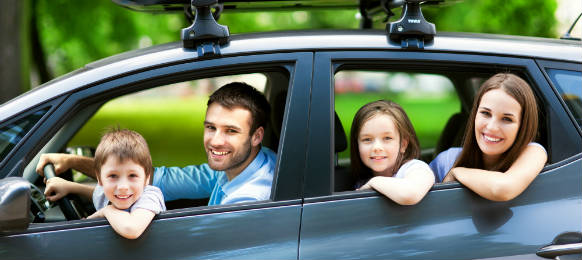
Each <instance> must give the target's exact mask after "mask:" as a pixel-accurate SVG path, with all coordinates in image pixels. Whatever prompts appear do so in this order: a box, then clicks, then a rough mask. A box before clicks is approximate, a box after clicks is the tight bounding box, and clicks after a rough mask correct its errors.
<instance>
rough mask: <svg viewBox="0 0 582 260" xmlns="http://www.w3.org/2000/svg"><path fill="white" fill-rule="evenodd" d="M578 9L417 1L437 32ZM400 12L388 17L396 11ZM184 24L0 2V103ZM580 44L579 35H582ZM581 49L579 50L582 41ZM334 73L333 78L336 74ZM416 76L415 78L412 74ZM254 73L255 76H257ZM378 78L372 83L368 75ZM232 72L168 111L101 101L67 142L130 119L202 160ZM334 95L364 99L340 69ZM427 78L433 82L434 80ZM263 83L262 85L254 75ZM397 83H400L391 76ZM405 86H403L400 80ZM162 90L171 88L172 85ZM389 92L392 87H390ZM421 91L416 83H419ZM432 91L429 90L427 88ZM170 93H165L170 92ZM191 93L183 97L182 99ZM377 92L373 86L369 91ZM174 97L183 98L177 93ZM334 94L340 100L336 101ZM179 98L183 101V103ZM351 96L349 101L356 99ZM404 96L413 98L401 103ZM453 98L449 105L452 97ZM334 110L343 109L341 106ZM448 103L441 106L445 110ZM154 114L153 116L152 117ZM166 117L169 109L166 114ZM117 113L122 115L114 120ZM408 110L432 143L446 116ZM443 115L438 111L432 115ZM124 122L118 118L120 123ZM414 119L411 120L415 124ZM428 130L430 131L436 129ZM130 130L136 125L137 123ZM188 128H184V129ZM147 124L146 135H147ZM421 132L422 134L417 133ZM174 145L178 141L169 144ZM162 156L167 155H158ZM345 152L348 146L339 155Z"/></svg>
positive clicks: (30, 0) (315, 24)
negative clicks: (209, 123) (210, 117)
mask: <svg viewBox="0 0 582 260" xmlns="http://www.w3.org/2000/svg"><path fill="white" fill-rule="evenodd" d="M581 12H582V1H580V0H511V1H508V0H480V1H478V0H465V1H458V0H453V1H451V3H450V4H445V5H444V6H439V7H432V6H427V7H423V13H424V15H425V18H426V19H427V20H428V21H429V22H432V23H434V24H435V25H436V28H437V31H438V32H444V31H449V32H478V33H496V34H509V35H524V36H536V37H548V38H556V39H557V38H560V37H561V36H562V35H564V33H566V32H567V31H568V29H569V28H570V26H571V25H572V23H573V22H574V20H575V19H576V17H578V15H579V14H580V13H581ZM399 16H400V14H399V13H396V14H395V16H394V17H393V18H392V20H394V19H398V18H399ZM360 22H361V17H360V16H359V12H358V10H355V9H354V10H319V11H286V12H256V13H252V12H234V13H228V12H225V13H223V14H222V15H221V17H220V19H219V23H221V24H224V25H228V27H229V29H230V33H231V34H238V33H247V32H262V31H274V30H297V29H329V28H338V29H357V28H359V24H360ZM581 24H582V22H579V23H578V24H577V25H576V27H574V30H573V32H572V33H571V34H572V36H573V37H578V38H580V37H581V27H582V25H581ZM385 25H386V21H383V19H381V17H380V19H378V20H375V21H374V22H373V27H374V28H377V29H384V28H385ZM188 26H189V23H188V22H187V19H186V18H185V16H184V14H183V13H171V14H149V13H140V12H135V11H131V10H129V9H126V8H123V7H120V6H118V5H116V4H114V3H113V2H111V1H110V0H95V1H74V0H2V1H0V35H2V36H1V37H0V60H2V65H0V104H2V103H4V102H6V101H8V100H10V99H12V98H14V97H16V96H18V95H20V94H21V93H24V92H26V91H28V90H30V89H32V88H34V87H37V86H39V85H41V84H43V83H45V82H47V81H50V80H51V79H53V78H56V77H59V76H61V75H64V74H66V73H68V72H71V71H73V70H76V69H79V68H82V67H83V66H84V65H85V64H87V63H90V62H93V61H96V60H99V59H102V58H105V57H108V56H111V55H115V54H118V53H122V52H126V51H129V50H135V49H139V48H146V47H149V46H152V45H157V44H163V43H168V42H174V41H179V40H180V30H181V29H182V28H185V27H188ZM579 43H580V42H579ZM581 47H582V45H581ZM581 55H582V48H581ZM338 77H339V78H338ZM419 77H420V78H419ZM422 77H425V76H424V75H420V76H419V75H408V76H406V77H405V78H403V76H402V75H388V74H387V75H371V74H364V77H362V79H365V80H366V81H367V82H364V80H362V81H361V82H355V83H354V84H355V85H354V86H359V85H364V84H365V85H366V86H367V87H366V88H370V86H372V88H382V86H384V85H386V84H388V83H386V82H390V80H396V81H402V80H406V81H407V82H408V81H409V82H419V86H420V85H426V84H420V83H422V82H421V81H420V79H422ZM252 78H257V77H256V75H255V76H252ZM373 79H377V80H376V81H377V84H376V83H374V84H371V83H370V82H372V81H374V80H373ZM229 80H236V79H230V78H229V79H211V80H210V81H203V82H192V83H191V86H190V87H185V88H183V90H184V91H183V92H180V93H177V94H175V95H174V96H172V98H173V99H172V100H174V101H172V102H168V100H167V99H166V100H160V102H164V103H166V104H167V103H173V104H175V105H174V106H166V109H167V110H168V111H165V112H164V111H148V110H147V109H145V108H144V107H145V106H143V105H141V104H142V103H140V102H141V101H140V100H143V98H144V97H150V98H151V97H159V96H160V94H159V93H149V94H148V93H145V94H144V93H141V94H140V93H138V94H136V95H134V96H132V97H129V98H127V97H125V98H121V99H119V100H113V101H111V102H110V103H108V105H106V106H104V107H103V108H102V109H101V110H100V111H99V113H98V114H96V115H95V117H94V118H92V119H91V120H90V121H89V122H88V124H87V125H86V126H85V127H84V128H83V129H82V131H81V132H79V134H78V135H77V136H76V137H75V138H74V139H73V140H72V141H71V145H72V146H75V145H82V146H87V145H88V146H92V147H95V146H96V144H97V142H98V139H99V133H100V132H102V130H103V128H104V127H106V126H108V125H111V124H121V126H122V127H126V128H130V129H135V128H137V127H134V124H133V123H132V122H136V123H135V125H138V123H137V122H142V123H143V122H145V121H147V122H151V125H149V126H148V127H146V126H143V124H142V126H141V127H142V128H140V129H139V131H141V132H142V134H144V136H146V139H148V142H149V143H150V148H151V150H152V152H153V158H154V162H155V163H157V164H158V165H159V164H170V165H176V164H177V165H182V164H184V162H187V161H189V162H190V163H191V162H192V161H191V159H192V157H193V155H188V154H186V151H187V150H192V147H196V152H195V153H196V154H197V155H196V157H197V158H198V159H196V160H195V161H196V162H204V161H205V157H204V151H203V149H202V144H201V141H202V140H201V139H202V124H201V122H202V121H203V117H204V111H205V103H206V98H207V95H208V93H210V92H212V91H213V90H214V89H215V88H216V87H217V86H220V85H221V84H222V83H223V81H229ZM336 80H337V82H336V92H337V93H338V95H336V96H337V99H342V98H345V99H350V101H349V102H348V103H347V104H352V103H350V102H356V103H357V104H358V105H351V106H349V107H352V108H357V107H359V104H360V103H362V104H363V102H364V101H362V100H364V99H362V100H359V99H358V100H357V101H352V100H351V99H353V98H354V94H353V93H354V92H355V90H349V91H348V92H346V93H350V94H346V95H342V93H343V92H345V91H346V90H343V89H342V84H343V83H342V75H338V76H337V77H336ZM431 82H435V81H434V80H431ZM447 84H448V83H446V82H445V81H443V84H442V86H436V87H437V88H438V89H440V90H444V92H443V93H445V94H446V93H449V92H450V93H453V92H452V88H451V87H449V86H448V85H447ZM258 85H260V83H258ZM392 85H394V86H397V85H399V84H392ZM407 85H410V84H407ZM167 89H176V88H175V87H169V88H167ZM389 90H390V93H391V94H390V95H391V96H389V97H392V98H394V95H393V94H394V93H400V92H401V90H399V89H389ZM416 92H418V91H416ZM427 93H429V94H430V95H427V96H431V97H434V93H432V92H427ZM170 94H171V93H170ZM185 96H188V97H189V99H184V97H185ZM400 96H403V97H406V98H401V99H399V100H398V102H400V103H402V104H403V106H404V107H405V109H406V110H407V111H408V112H409V113H412V112H413V110H414V108H417V107H421V106H419V105H418V104H419V101H418V100H422V102H421V103H423V104H424V103H427V102H434V100H427V99H426V97H414V98H415V99H412V98H411V97H409V96H410V95H408V97H407V96H406V95H400ZM370 98H377V94H375V95H374V97H370ZM439 98H440V99H439V100H440V101H439V102H442V103H443V104H449V106H448V107H450V109H449V110H450V111H448V110H447V111H446V113H454V112H455V110H456V109H457V107H458V106H457V105H455V104H456V103H454V102H451V101H450V97H449V96H448V95H444V96H442V97H439ZM180 100H181V101H180ZM336 101H337V100H336ZM180 104H181V105H180ZM354 104H355V103H354ZM407 104H410V105H407ZM451 104H452V105H451ZM336 109H339V110H341V108H340V107H337V108H336ZM447 109H448V108H447ZM353 113H355V111H350V112H346V113H345V114H344V115H345V116H344V117H345V118H342V121H343V123H344V125H346V126H347V128H348V129H349V125H350V122H351V117H352V116H353ZM156 115H157V116H156ZM168 115H172V116H171V117H169V116H168ZM120 118H122V119H123V120H121V119H120ZM412 118H413V123H414V124H415V128H417V132H419V137H420V138H421V139H422V140H421V144H423V147H432V146H434V142H435V140H433V139H435V138H436V137H432V136H431V134H432V135H434V133H440V130H439V129H437V128H442V125H443V124H444V123H445V122H444V121H443V120H446V118H447V117H444V116H443V117H442V119H443V120H441V121H443V122H440V121H439V122H430V124H428V123H427V125H429V126H427V127H423V126H421V125H420V124H421V123H423V122H424V123H426V122H428V121H426V117H425V116H421V117H419V118H418V119H416V120H415V119H414V116H412ZM437 118H439V119H440V118H441V117H437ZM120 121H121V122H120ZM164 121H172V122H181V124H179V125H177V126H176V128H179V127H184V128H186V129H183V130H182V132H183V133H187V134H188V135H189V138H188V139H189V140H196V142H194V143H188V144H184V143H183V141H176V146H171V144H169V143H168V139H167V136H166V137H164V135H162V134H160V133H162V132H163V131H166V130H167V129H159V126H160V125H168V124H167V123H164ZM414 121H416V122H414ZM433 128H435V129H433ZM136 130H137V129H136ZM184 130H187V131H184ZM150 132H151V133H150ZM423 132H424V133H426V134H423ZM180 143H182V144H181V145H182V147H183V151H182V150H181V151H177V152H176V154H180V155H183V156H184V157H185V158H174V157H175V156H173V155H172V156H169V155H167V154H166V153H163V152H162V153H157V154H156V152H154V151H157V150H163V147H168V146H170V147H178V146H179V145H180ZM174 149H176V148H174ZM164 156H166V157H167V158H166V157H164ZM343 156H344V157H347V154H345V155H343Z"/></svg>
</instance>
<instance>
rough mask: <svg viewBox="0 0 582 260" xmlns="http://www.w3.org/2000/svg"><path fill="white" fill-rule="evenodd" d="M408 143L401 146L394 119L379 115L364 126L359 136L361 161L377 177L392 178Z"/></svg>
mask: <svg viewBox="0 0 582 260" xmlns="http://www.w3.org/2000/svg"><path fill="white" fill-rule="evenodd" d="M407 145H408V143H407V142H405V141H403V142H402V145H400V134H399V133H398V129H396V125H395V124H394V122H393V120H392V117H390V116H389V115H386V114H378V115H375V116H373V117H372V118H370V119H368V121H366V122H365V123H364V125H362V129H360V133H359V135H358V147H359V152H360V159H361V160H362V162H363V163H364V165H366V166H368V168H370V169H372V171H373V172H374V175H376V176H392V169H393V168H394V165H395V164H396V159H397V158H398V154H399V153H404V151H406V146H407Z"/></svg>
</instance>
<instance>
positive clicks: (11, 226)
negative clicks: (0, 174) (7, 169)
mask: <svg viewBox="0 0 582 260" xmlns="http://www.w3.org/2000/svg"><path fill="white" fill-rule="evenodd" d="M29 214H30V183H29V182H28V181H27V180H26V179H24V178H21V177H7V178H4V179H2V180H0V232H11V231H22V230H26V229H27V228H28V225H29V224H30V216H29Z"/></svg>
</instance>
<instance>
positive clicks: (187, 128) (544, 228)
mask: <svg viewBox="0 0 582 260" xmlns="http://www.w3.org/2000/svg"><path fill="white" fill-rule="evenodd" d="M118 2H122V3H123V4H125V6H127V7H130V8H133V9H140V10H154V11H156V10H157V11H159V10H163V9H172V8H174V9H175V8H184V6H186V7H188V6H189V4H190V1H143V2H142V1H118ZM253 2H254V3H255V4H256V5H257V6H258V7H262V6H263V5H269V4H272V1H271V2H270V1H263V2H261V1H244V2H243V1H222V0H221V1H216V0H215V1H193V2H192V3H193V4H194V5H193V7H194V8H196V9H197V10H198V13H199V14H200V15H198V17H200V19H199V20H200V21H201V22H198V23H197V22H194V23H193V25H192V26H191V27H189V28H185V29H184V30H183V31H182V39H183V41H182V42H176V43H170V44H164V45H159V46H153V47H149V48H145V49H139V50H135V51H130V52H127V53H123V54H119V55H115V56H112V57H109V58H105V59H103V60H100V61H96V62H93V63H90V64H88V65H86V66H85V67H83V68H81V69H79V70H76V71H74V72H72V73H70V74H67V75H65V76H62V77H60V78H57V79H55V80H53V81H51V82H48V83H46V84H43V85H42V86H40V87H38V88H35V89H33V90H31V91H29V92H27V93H25V94H23V95H21V96H19V97H17V98H15V99H13V100H11V101H9V102H7V103H5V104H3V105H2V106H0V258H2V259H47V258H60V259H93V258H94V259H122V258H125V259H128V258H140V259H162V258H163V259H194V258H196V259H211V258H219V259H223V258H245V259H257V258H270V259H271V258H273V259H313V258H320V259H347V258H350V259H351V258H368V259H370V258H381V259H473V258H479V259H490V258H491V259H493V258H501V257H503V258H504V259H530V258H531V259H533V258H537V257H538V256H541V257H547V258H554V257H557V256H566V257H567V256H570V257H579V256H580V255H581V254H582V244H581V243H582V234H581V231H582V222H581V221H580V220H581V219H582V185H581V184H582V129H581V125H582V91H581V86H582V56H580V53H581V51H582V45H581V43H580V41H572V40H560V39H545V38H535V37H519V36H506V35H491V34H474V33H440V32H439V33H436V30H435V25H431V24H430V23H429V22H427V21H425V20H424V18H422V13H421V12H420V10H421V9H420V3H419V2H424V1H416V0H407V1H387V2H389V3H390V4H394V5H397V4H400V5H405V6H406V8H407V10H408V11H410V13H408V15H407V12H404V15H403V17H402V19H400V20H399V21H396V22H394V23H391V25H390V26H388V27H387V30H337V31H336V30H333V31H331V30H324V31H292V32H270V33H251V34H243V35H229V33H228V30H227V28H226V27H224V26H222V25H220V24H218V23H217V22H216V21H215V20H214V18H213V17H212V15H211V14H212V12H211V11H210V10H211V9H210V6H211V5H212V4H216V3H220V4H222V5H223V6H222V8H221V9H223V10H226V11H228V10H229V8H230V9H232V8H236V7H240V8H250V7H252V6H253ZM279 2H284V4H287V3H290V2H293V5H294V6H301V5H306V6H307V5H310V4H311V5H317V4H319V5H321V6H325V5H326V4H329V3H328V2H334V1H279ZM335 2H337V4H341V3H344V4H345V3H348V4H352V5H354V6H358V4H359V3H360V2H359V1H348V0H345V1H335ZM372 2H373V1H361V3H367V4H370V3H372ZM377 2H380V1H377ZM382 2H385V1H382ZM196 3H198V4H199V5H196ZM200 3H201V4H200ZM249 6H250V7H249ZM365 7H367V6H365ZM394 8H396V7H394ZM217 9H218V8H217ZM363 9H366V8H363ZM413 11H417V12H413ZM419 13H420V16H418V14H419ZM204 15H205V16H204ZM414 15H416V16H414ZM409 20H410V21H412V22H410V21H409ZM436 26H437V27H438V25H436ZM498 72H512V73H515V74H517V75H519V76H521V77H522V78H523V79H525V80H526V81H527V82H528V83H529V84H530V85H531V87H532V90H533V92H534V94H535V96H536V99H537V102H538V105H539V110H540V126H539V132H538V140H537V142H539V143H540V144H542V145H543V146H544V147H545V148H546V150H547V152H548V162H547V164H546V166H545V167H544V169H543V171H542V173H540V174H539V176H538V177H537V178H536V179H535V180H534V181H533V182H532V183H531V185H530V186H529V187H528V188H527V189H526V190H525V191H524V192H523V193H522V194H521V195H519V196H518V197H516V198H515V199H513V200H511V201H507V202H494V201H489V200H486V199H484V198H482V197H480V196H478V195H477V194H475V193H473V192H472V191H470V190H469V189H467V188H466V187H464V186H462V185H461V184H460V183H458V182H453V183H445V184H443V183H437V184H435V185H434V186H433V187H432V188H431V190H430V191H429V192H428V194H427V195H426V197H425V198H424V199H423V200H422V201H421V202H420V203H419V204H417V205H413V206H402V205H398V204H396V203H394V202H392V201H391V200H389V199H387V198H386V197H384V196H383V195H381V194H380V193H378V192H376V191H354V190H353V188H354V181H353V178H351V174H350V172H349V165H350V161H349V149H347V147H348V145H349V144H348V141H347V140H348V138H349V134H348V133H349V129H350V122H351V120H352V118H353V115H354V113H355V111H356V110H357V108H359V107H360V106H361V105H362V104H365V103H367V102H368V101H372V100H377V99H383V98H385V99H394V100H397V101H398V102H399V103H401V104H402V106H403V107H404V108H405V110H406V111H407V113H408V114H409V116H410V118H411V120H412V122H413V124H414V127H415V128H416V129H417V133H418V135H419V138H420V139H421V142H422V148H423V151H422V155H421V158H422V160H424V161H426V162H427V163H428V162H430V160H432V159H433V158H434V156H435V155H436V154H438V153H439V152H440V151H443V150H445V149H447V148H449V147H452V146H459V144H460V140H461V139H462V134H463V131H464V127H465V125H466V121H467V117H468V113H469V111H470V109H471V104H472V101H473V97H474V95H475V92H476V90H477V89H478V87H479V86H480V84H481V83H482V82H483V81H484V80H485V79H487V78H488V77H490V76H491V75H494V74H495V73H498ZM230 81H245V82H249V83H250V84H251V85H253V86H255V87H257V89H259V90H260V91H262V92H263V93H264V94H265V96H266V97H267V99H268V100H269V102H270V105H271V108H272V116H271V119H270V121H269V124H268V126H267V130H266V133H265V139H264V141H263V145H264V146H266V147H269V148H271V149H272V150H274V151H276V153H277V165H276V170H275V177H274V180H273V187H272V192H271V199H270V200H268V201H258V202H253V203H241V204H231V205H221V206H205V204H204V203H205V202H204V201H186V200H180V201H173V202H168V208H169V210H168V211H166V212H163V213H161V214H159V215H157V216H156V217H155V219H154V220H153V222H152V223H151V225H150V226H149V227H148V229H147V230H146V232H145V233H144V234H143V235H142V236H141V237H140V238H139V239H136V240H127V239H124V238H122V237H120V236H119V235H118V234H116V233H115V232H114V231H113V229H112V228H111V227H110V226H109V224H108V222H107V221H106V220H105V219H90V220H87V219H78V218H81V217H83V216H86V215H87V214H88V213H89V212H91V210H94V209H91V206H92V205H91V203H90V202H87V201H83V200H82V199H79V198H74V197H71V198H70V202H72V205H73V209H70V208H68V207H67V206H66V204H52V203H48V202H47V201H46V199H45V198H44V196H43V189H44V183H43V178H42V177H40V176H39V175H38V174H37V173H36V172H35V167H36V164H37V162H38V160H39V157H40V155H41V154H43V153H50V152H65V151H66V150H67V148H69V152H74V151H76V150H80V151H82V152H81V154H84V155H89V156H90V154H91V148H94V146H95V144H96V143H95V142H91V141H86V140H85V141H84V140H80V139H79V137H78V136H77V135H78V133H79V132H81V131H93V133H94V135H95V136H96V138H98V135H99V133H98V132H97V130H95V128H94V127H93V126H95V125H98V121H99V120H105V119H104V118H109V120H110V121H108V122H117V123H119V124H122V125H124V124H125V122H130V121H131V120H133V121H131V122H133V123H132V124H133V125H132V126H134V127H132V128H134V129H137V131H138V132H142V133H144V136H146V139H148V138H149V137H150V135H149V134H150V133H151V135H152V136H153V135H157V136H162V137H161V138H163V139H164V140H165V141H167V143H172V142H173V143H176V146H175V147H174V146H171V147H150V149H151V150H152V153H153V155H152V156H153V158H154V162H156V159H157V158H162V157H163V158H165V159H167V160H168V161H166V162H172V163H174V161H170V160H172V159H174V158H175V157H178V156H182V157H181V158H184V159H180V160H182V161H176V162H175V163H176V164H182V163H183V164H188V163H193V162H192V161H191V160H190V159H189V158H192V156H194V154H195V152H194V150H196V147H200V148H199V150H201V149H202V143H201V142H202V140H193V138H192V136H193V135H192V132H193V131H201V128H202V122H198V121H195V120H194V119H193V120H192V121H186V122H183V121H178V120H173V118H174V117H173V116H175V115H176V114H179V113H181V111H182V110H176V109H178V107H182V106H188V105H192V104H195V105H197V107H202V109H205V108H204V106H203V105H204V104H205V100H204V98H196V97H192V95H191V94H192V93H193V92H197V91H199V92H203V93H206V94H205V95H206V97H207V93H210V92H211V91H212V90H213V89H215V88H216V87H217V86H220V85H222V83H224V82H230ZM160 97H162V98H167V99H166V101H165V102H160V101H159V100H160V99H159V98H160ZM127 98H132V99H133V100H137V101H138V104H140V105H139V107H138V110H140V111H139V112H141V113H142V114H144V113H145V117H143V118H135V116H134V115H133V114H127V113H126V112H124V111H125V110H123V108H124V104H125V103H124V100H126V99H127ZM190 109H191V111H192V112H191V113H192V114H196V113H203V112H200V111H195V110H196V108H195V107H187V109H186V110H187V111H190ZM144 111H145V112H144ZM156 115H157V116H159V117H163V118H167V120H166V121H164V123H163V124H160V125H156V126H155V127H153V128H152V129H150V128H147V127H145V126H142V125H141V124H143V123H145V121H148V120H149V118H153V117H156ZM188 116H190V114H188V112H186V116H185V117H182V118H187V117H188ZM172 126H175V127H174V128H172ZM198 128H199V130H195V129H198ZM84 129H89V130H84ZM176 129H181V130H176ZM148 131H149V132H148ZM172 140H174V141H172ZM79 143H80V145H79ZM179 145H182V146H179ZM73 146H74V147H73ZM156 152H157V153H156ZM198 153H200V152H198ZM166 157H167V158H166ZM203 159H204V158H203ZM203 159H202V160H203ZM203 162H204V161H201V162H200V163H203ZM62 176H67V178H70V179H71V180H74V181H78V182H91V181H93V182H94V180H90V179H88V178H85V177H82V175H81V176H80V175H79V174H77V173H74V172H68V173H66V174H64V175H62ZM536 254H537V255H536Z"/></svg>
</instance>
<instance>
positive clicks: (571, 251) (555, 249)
mask: <svg viewBox="0 0 582 260" xmlns="http://www.w3.org/2000/svg"><path fill="white" fill-rule="evenodd" d="M577 254H579V255H582V233H580V232H566V233H562V234H560V235H558V236H557V237H556V238H555V239H554V241H552V243H551V244H549V245H547V246H544V247H542V248H540V249H539V250H538V251H537V252H536V255H538V256H541V257H544V258H551V259H553V258H556V257H559V256H563V255H577Z"/></svg>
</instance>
